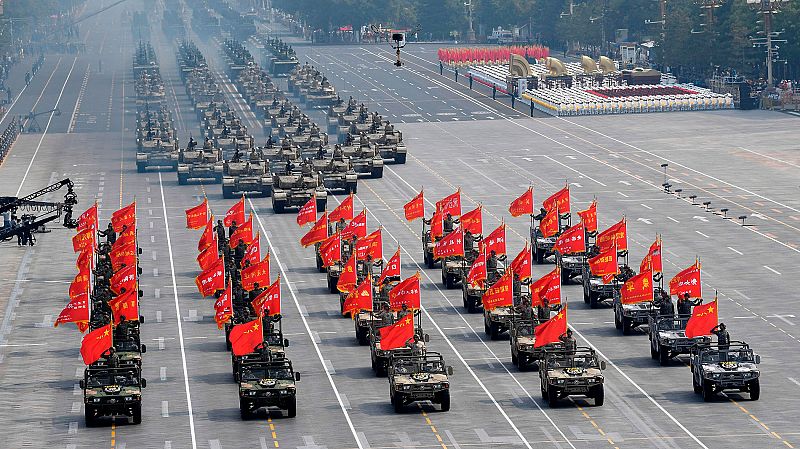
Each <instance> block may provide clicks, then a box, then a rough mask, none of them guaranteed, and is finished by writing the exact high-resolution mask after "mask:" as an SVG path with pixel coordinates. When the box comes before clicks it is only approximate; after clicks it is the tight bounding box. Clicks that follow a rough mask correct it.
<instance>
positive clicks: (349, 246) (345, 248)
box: [325, 239, 353, 294]
mask: <svg viewBox="0 0 800 449" xmlns="http://www.w3.org/2000/svg"><path fill="white" fill-rule="evenodd" d="M352 253H353V241H352V240H346V239H342V242H341V247H340V258H339V260H338V261H336V262H334V263H332V264H330V265H329V266H328V267H327V268H325V272H326V281H327V285H328V292H330V293H333V294H336V293H339V289H338V288H336V284H337V283H338V282H339V275H341V274H342V267H343V266H344V263H345V262H346V261H347V260H348V259H349V258H350V255H351V254H352Z"/></svg>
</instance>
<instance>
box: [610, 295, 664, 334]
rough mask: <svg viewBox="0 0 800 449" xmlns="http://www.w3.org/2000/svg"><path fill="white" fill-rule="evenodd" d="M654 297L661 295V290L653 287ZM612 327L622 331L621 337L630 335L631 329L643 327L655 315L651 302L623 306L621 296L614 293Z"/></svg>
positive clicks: (655, 311) (655, 310)
mask: <svg viewBox="0 0 800 449" xmlns="http://www.w3.org/2000/svg"><path fill="white" fill-rule="evenodd" d="M654 291H655V297H656V298H658V297H659V295H660V294H661V291H662V290H661V288H660V287H655V288H654ZM612 307H613V309H614V327H616V328H617V329H619V330H621V331H622V334H623V335H630V334H631V333H632V332H633V329H635V328H637V327H640V326H645V325H647V324H648V323H649V321H650V316H651V315H654V314H656V313H657V310H658V309H657V308H656V307H655V305H654V304H653V301H642V302H637V303H633V304H623V303H622V294H621V293H620V291H619V290H615V291H614V303H613V306H612Z"/></svg>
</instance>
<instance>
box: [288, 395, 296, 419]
mask: <svg viewBox="0 0 800 449" xmlns="http://www.w3.org/2000/svg"><path fill="white" fill-rule="evenodd" d="M295 416H297V398H296V397H293V398H291V399H289V402H287V403H286V417H287V418H294V417H295Z"/></svg>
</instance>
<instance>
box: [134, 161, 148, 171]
mask: <svg viewBox="0 0 800 449" xmlns="http://www.w3.org/2000/svg"><path fill="white" fill-rule="evenodd" d="M136 171H137V172H138V173H144V172H146V171H147V165H145V164H144V162H137V163H136Z"/></svg>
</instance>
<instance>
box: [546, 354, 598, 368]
mask: <svg viewBox="0 0 800 449" xmlns="http://www.w3.org/2000/svg"><path fill="white" fill-rule="evenodd" d="M598 366H600V365H599V364H598V363H597V358H595V357H592V356H589V355H575V356H568V355H566V354H557V355H553V356H552V357H549V358H548V359H547V367H548V368H549V369H556V368H583V369H587V368H597V367H598Z"/></svg>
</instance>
